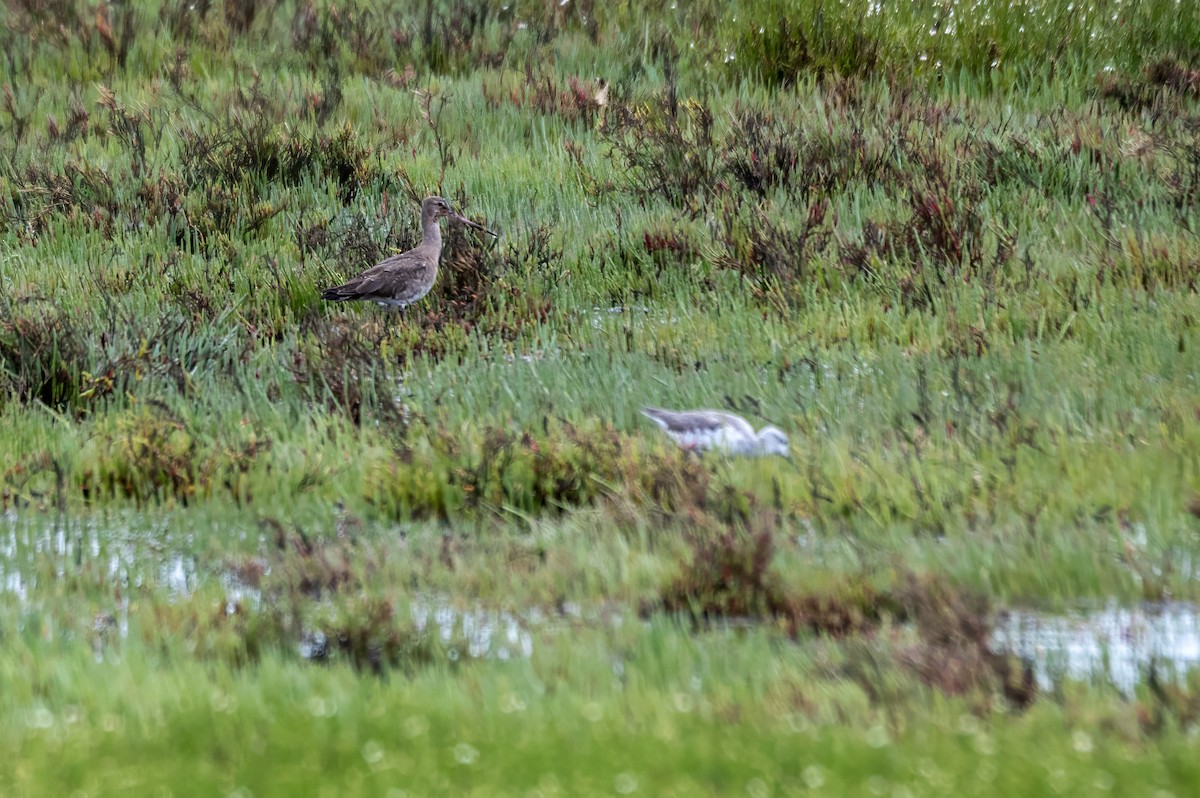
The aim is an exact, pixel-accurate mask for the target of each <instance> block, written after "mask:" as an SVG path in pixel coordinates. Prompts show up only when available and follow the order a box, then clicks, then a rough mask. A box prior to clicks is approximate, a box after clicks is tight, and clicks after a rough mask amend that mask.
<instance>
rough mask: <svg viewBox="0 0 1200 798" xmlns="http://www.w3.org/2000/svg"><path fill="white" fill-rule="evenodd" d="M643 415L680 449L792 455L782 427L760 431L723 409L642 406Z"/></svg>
mask: <svg viewBox="0 0 1200 798" xmlns="http://www.w3.org/2000/svg"><path fill="white" fill-rule="evenodd" d="M642 415H644V416H645V417H646V418H648V419H650V420H651V421H653V422H654V423H655V424H657V425H658V426H660V427H662V428H663V430H665V431H666V433H667V435H669V436H671V440H673V441H675V442H676V443H678V444H679V446H680V448H683V449H687V450H689V451H717V452H724V453H725V454H740V455H747V456H750V457H760V456H762V455H768V454H777V455H779V456H780V457H785V458H790V457H791V452H789V450H788V438H787V435H785V434H784V432H783V430H781V429H779V428H778V427H772V426H770V425H767V426H765V427H763V428H762V429H760V430H759V431H758V432H755V431H754V427H752V426H750V422H749V421H747V420H746V419H744V418H742V417H741V416H735V415H734V414H733V413H723V412H721V411H720V410H682V411H679V412H676V411H673V410H661V409H659V408H657V407H643V408H642Z"/></svg>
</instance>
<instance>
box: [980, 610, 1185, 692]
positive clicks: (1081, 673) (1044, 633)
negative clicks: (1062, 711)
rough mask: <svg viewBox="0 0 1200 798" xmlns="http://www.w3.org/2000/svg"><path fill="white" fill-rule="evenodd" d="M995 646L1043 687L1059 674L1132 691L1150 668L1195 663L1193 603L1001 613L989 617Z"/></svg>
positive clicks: (1170, 669) (1168, 671) (1179, 673)
mask: <svg viewBox="0 0 1200 798" xmlns="http://www.w3.org/2000/svg"><path fill="white" fill-rule="evenodd" d="M992 639H993V644H994V646H995V649H996V651H999V652H1006V653H1012V654H1015V655H1016V656H1018V657H1020V658H1021V659H1022V660H1024V661H1026V662H1029V663H1031V664H1032V665H1033V670H1034V675H1035V676H1036V678H1037V680H1038V684H1039V686H1040V687H1042V688H1043V689H1050V688H1052V687H1053V686H1054V684H1055V683H1057V682H1060V681H1062V680H1063V679H1072V680H1078V681H1088V682H1097V681H1099V682H1107V683H1110V684H1112V685H1113V686H1115V687H1116V688H1117V689H1118V690H1120V691H1121V692H1123V693H1126V694H1131V693H1132V692H1133V690H1134V688H1135V687H1136V686H1137V684H1138V683H1139V682H1141V681H1142V680H1143V679H1145V677H1146V676H1147V674H1148V673H1149V672H1150V668H1151V666H1153V667H1154V668H1156V669H1157V670H1158V671H1159V673H1160V674H1162V675H1164V676H1174V677H1175V678H1183V677H1184V676H1185V675H1186V673H1187V672H1188V671H1189V670H1191V669H1192V668H1195V667H1197V666H1198V665H1200V607H1198V606H1196V605H1194V604H1183V603H1173V604H1145V605H1142V606H1138V607H1121V606H1118V605H1116V604H1110V605H1107V606H1105V607H1103V608H1096V609H1080V610H1076V611H1072V612H1067V613H1060V614H1051V613H1043V612H1037V611H1034V610H1008V611H1005V612H1003V613H1001V614H1000V615H999V617H998V618H997V619H996V629H995V632H994V634H993V638H992Z"/></svg>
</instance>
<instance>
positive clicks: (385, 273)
mask: <svg viewBox="0 0 1200 798" xmlns="http://www.w3.org/2000/svg"><path fill="white" fill-rule="evenodd" d="M447 216H448V217H450V218H451V219H453V220H455V221H456V222H462V223H463V224H465V225H466V226H467V227H472V228H474V229H476V230H482V231H483V232H485V233H487V234H489V235H493V236H494V235H496V234H495V233H493V232H492V231H491V230H488V229H487V228H486V227H484V226H483V225H481V224H479V223H478V222H473V221H471V220H470V219H468V218H467V217H465V216H463V215H461V214H460V213H458V212H457V211H455V210H454V208H453V206H451V205H450V201H449V200H447V199H445V198H443V197H426V198H425V201H424V202H422V203H421V243H420V244H418V245H417V246H415V247H413V248H412V249H410V250H408V251H407V252H401V253H400V254H398V255H392V256H391V257H390V258H385V259H384V260H381V261H380V262H379V263H377V264H375V265H374V266H372V267H371V268H369V269H367V270H366V271H365V272H363V273H362V274H360V275H359V276H357V277H355V278H354V279H353V280H350V281H349V282H347V283H345V284H343V285H339V286H338V287H336V288H326V289H325V290H324V291H322V292H321V298H322V299H328V300H330V301H333V302H345V301H347V300H363V301H365V302H375V303H377V304H379V305H382V306H383V307H385V308H394V309H396V310H400V309H402V308H406V307H408V306H409V305H411V304H412V303H414V302H416V301H417V300H418V299H420V298H421V297H423V296H425V295H426V294H428V293H429V289H430V288H433V284H434V283H435V282H436V281H437V270H438V259H439V258H440V257H441V255H442V228H441V226H440V224H439V223H440V222H441V220H442V218H443V217H447Z"/></svg>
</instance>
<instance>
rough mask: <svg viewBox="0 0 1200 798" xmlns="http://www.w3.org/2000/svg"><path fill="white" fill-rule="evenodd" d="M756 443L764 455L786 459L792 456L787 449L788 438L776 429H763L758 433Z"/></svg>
mask: <svg viewBox="0 0 1200 798" xmlns="http://www.w3.org/2000/svg"><path fill="white" fill-rule="evenodd" d="M758 442H759V445H760V446H762V450H763V452H764V453H765V454H777V455H779V456H780V457H783V458H787V459H790V458H791V456H792V453H791V450H790V449H789V448H788V436H787V434H786V433H784V431H783V430H781V429H779V428H778V427H770V426H767V427H763V428H762V429H761V430H759V431H758Z"/></svg>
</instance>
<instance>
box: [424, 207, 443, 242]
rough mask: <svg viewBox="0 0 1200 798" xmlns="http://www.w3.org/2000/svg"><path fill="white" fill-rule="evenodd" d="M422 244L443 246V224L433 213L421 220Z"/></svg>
mask: <svg viewBox="0 0 1200 798" xmlns="http://www.w3.org/2000/svg"><path fill="white" fill-rule="evenodd" d="M421 246H424V247H434V248H436V249H441V247H442V226H441V225H440V224H438V220H437V218H436V217H434V216H433V215H432V214H431V215H429V216H426V217H425V218H424V219H422V220H421Z"/></svg>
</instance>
